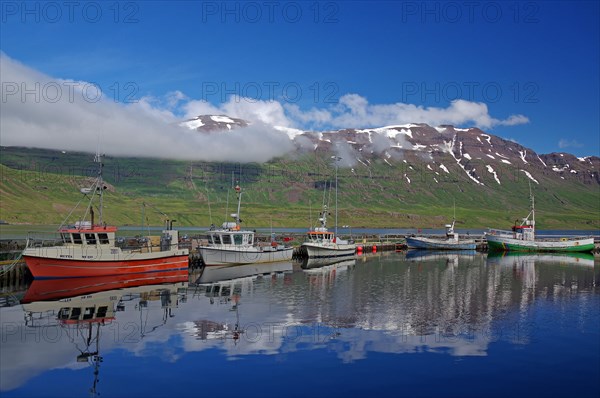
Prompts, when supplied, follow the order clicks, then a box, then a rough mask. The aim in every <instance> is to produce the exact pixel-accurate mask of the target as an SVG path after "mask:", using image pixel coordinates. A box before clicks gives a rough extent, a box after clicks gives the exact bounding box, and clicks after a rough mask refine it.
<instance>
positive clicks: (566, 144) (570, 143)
mask: <svg viewBox="0 0 600 398" xmlns="http://www.w3.org/2000/svg"><path fill="white" fill-rule="evenodd" d="M582 146H583V144H581V143H580V142H578V141H577V140H568V139H566V138H561V139H560V141H558V147H559V148H561V149H563V148H581V147H582Z"/></svg>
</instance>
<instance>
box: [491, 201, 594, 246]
mask: <svg viewBox="0 0 600 398" xmlns="http://www.w3.org/2000/svg"><path fill="white" fill-rule="evenodd" d="M530 200H531V211H530V212H529V214H528V215H527V217H525V218H523V220H522V222H521V224H520V225H516V224H515V225H514V226H513V227H512V231H505V230H499V229H490V230H489V231H488V232H486V235H485V238H486V240H487V244H488V248H489V250H490V251H519V252H591V251H592V250H594V238H593V237H559V238H541V239H540V238H536V236H535V200H534V197H533V194H532V193H531V189H530Z"/></svg>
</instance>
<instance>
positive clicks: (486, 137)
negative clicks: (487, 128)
mask: <svg viewBox="0 0 600 398" xmlns="http://www.w3.org/2000/svg"><path fill="white" fill-rule="evenodd" d="M479 135H480V136H482V137H483V138H485V140H486V141H487V142H488V144H490V146H493V145H492V137H490V136H489V135H487V134H479Z"/></svg>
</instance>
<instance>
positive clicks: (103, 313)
mask: <svg viewBox="0 0 600 398" xmlns="http://www.w3.org/2000/svg"><path fill="white" fill-rule="evenodd" d="M107 312H108V307H107V306H105V305H103V306H102V307H98V311H97V312H96V316H97V317H98V318H104V317H106V313H107Z"/></svg>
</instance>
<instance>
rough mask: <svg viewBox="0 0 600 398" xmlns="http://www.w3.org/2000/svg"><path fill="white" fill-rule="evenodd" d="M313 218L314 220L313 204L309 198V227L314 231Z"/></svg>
mask: <svg viewBox="0 0 600 398" xmlns="http://www.w3.org/2000/svg"><path fill="white" fill-rule="evenodd" d="M312 222H313V218H312V202H311V200H310V198H308V225H309V228H310V229H313V223H312Z"/></svg>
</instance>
